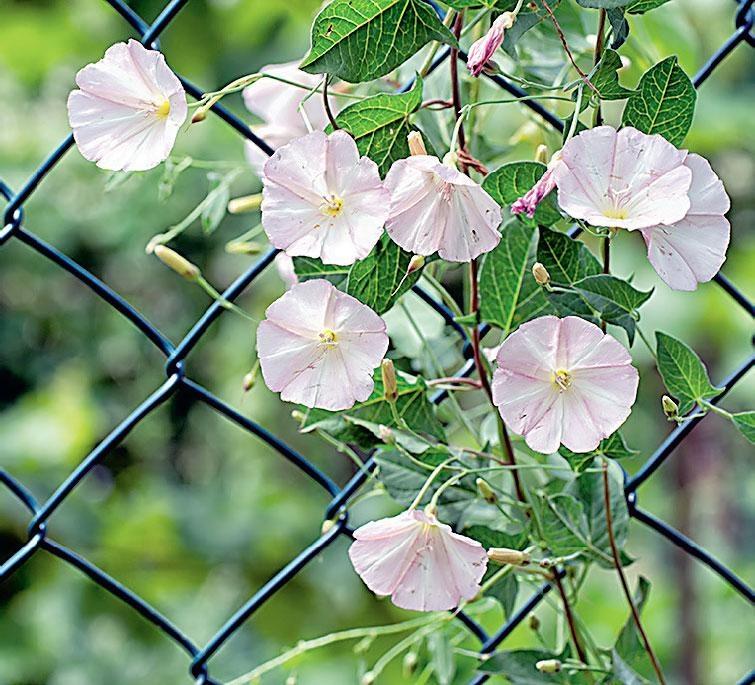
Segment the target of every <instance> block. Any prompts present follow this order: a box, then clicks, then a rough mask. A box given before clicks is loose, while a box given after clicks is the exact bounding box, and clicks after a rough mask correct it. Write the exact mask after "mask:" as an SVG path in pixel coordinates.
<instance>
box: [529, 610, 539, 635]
mask: <svg viewBox="0 0 755 685" xmlns="http://www.w3.org/2000/svg"><path fill="white" fill-rule="evenodd" d="M527 623H528V625H529V627H530V630H532V631H534V632H537V631H538V630H540V619H539V618H538V617H537V616H535V614H530V617H529V620H528V621H527Z"/></svg>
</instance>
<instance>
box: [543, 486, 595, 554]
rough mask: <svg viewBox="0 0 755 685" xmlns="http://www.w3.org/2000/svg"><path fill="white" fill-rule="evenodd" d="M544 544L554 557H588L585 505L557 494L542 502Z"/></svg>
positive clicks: (588, 545)
mask: <svg viewBox="0 0 755 685" xmlns="http://www.w3.org/2000/svg"><path fill="white" fill-rule="evenodd" d="M539 504H540V513H539V518H540V525H541V527H542V533H543V542H545V544H546V545H547V547H548V549H549V550H550V551H551V553H552V554H554V555H556V556H568V555H569V554H575V553H578V552H579V553H588V551H589V549H590V536H589V533H588V529H587V517H586V516H585V510H584V506H583V505H582V503H581V502H580V501H579V500H578V499H577V498H576V497H574V496H572V495H569V494H563V493H558V494H555V495H549V496H543V497H542V498H541V500H540V503H539Z"/></svg>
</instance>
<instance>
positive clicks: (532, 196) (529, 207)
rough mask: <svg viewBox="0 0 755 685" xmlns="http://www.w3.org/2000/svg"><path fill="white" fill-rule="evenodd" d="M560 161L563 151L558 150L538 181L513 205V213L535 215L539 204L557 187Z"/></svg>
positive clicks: (530, 216)
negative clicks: (557, 168)
mask: <svg viewBox="0 0 755 685" xmlns="http://www.w3.org/2000/svg"><path fill="white" fill-rule="evenodd" d="M560 163H561V153H560V152H557V153H556V154H554V155H553V157H551V161H550V162H549V163H548V168H547V169H546V170H545V173H544V174H543V175H542V176H541V177H540V178H539V179H538V181H537V183H535V185H534V186H532V188H530V189H529V190H528V191H527V192H526V193H525V194H524V195H523V196H522V197H520V198H519V199H518V200H517V201H516V202H514V204H513V205H511V213H512V214H526V215H527V216H528V217H529V218H530V219H531V218H532V217H533V216H535V210H536V209H537V206H538V205H539V204H540V203H541V202H542V201H543V199H544V198H545V196H546V195H548V193H550V192H551V191H552V190H553V189H554V188H555V187H556V167H557V166H558V165H559V164H560Z"/></svg>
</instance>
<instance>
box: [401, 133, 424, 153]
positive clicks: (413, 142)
mask: <svg viewBox="0 0 755 685" xmlns="http://www.w3.org/2000/svg"><path fill="white" fill-rule="evenodd" d="M406 140H407V142H408V143H409V152H410V153H411V154H412V155H426V154H427V148H426V147H425V141H424V139H423V138H422V134H421V133H420V132H419V131H412V132H411V133H410V134H409V135H408V136H407V137H406Z"/></svg>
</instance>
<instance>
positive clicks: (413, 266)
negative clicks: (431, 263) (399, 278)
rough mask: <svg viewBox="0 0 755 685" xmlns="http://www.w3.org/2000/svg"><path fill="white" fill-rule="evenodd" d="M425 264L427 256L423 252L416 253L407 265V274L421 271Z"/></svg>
mask: <svg viewBox="0 0 755 685" xmlns="http://www.w3.org/2000/svg"><path fill="white" fill-rule="evenodd" d="M424 265H425V258H424V257H423V256H422V255H421V254H415V255H413V256H412V258H411V259H410V260H409V266H407V267H406V275H407V276H408V275H409V274H413V273H414V272H415V271H419V270H420V269H421V268H422V267H423V266H424Z"/></svg>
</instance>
